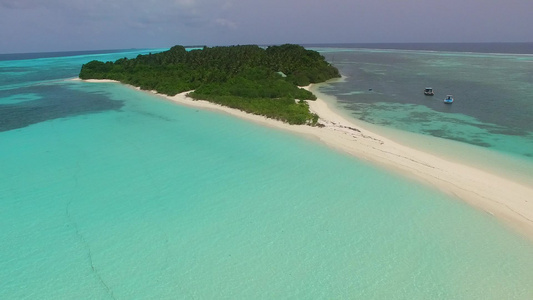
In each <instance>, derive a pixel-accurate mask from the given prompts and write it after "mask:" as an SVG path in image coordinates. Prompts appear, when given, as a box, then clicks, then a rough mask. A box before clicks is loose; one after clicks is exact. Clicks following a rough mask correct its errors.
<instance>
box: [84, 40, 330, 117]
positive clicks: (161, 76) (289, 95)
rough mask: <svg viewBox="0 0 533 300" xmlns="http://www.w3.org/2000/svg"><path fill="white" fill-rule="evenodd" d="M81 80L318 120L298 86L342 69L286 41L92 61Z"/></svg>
mask: <svg viewBox="0 0 533 300" xmlns="http://www.w3.org/2000/svg"><path fill="white" fill-rule="evenodd" d="M79 76H80V78H81V79H113V80H118V81H120V82H123V83H127V84H131V85H134V86H138V87H140V88H141V89H144V90H156V91H157V92H159V93H162V94H166V95H171V96H172V95H175V94H177V93H180V92H184V91H191V90H194V91H193V92H191V93H189V96H190V97H192V98H194V99H202V100H207V101H211V102H215V103H219V104H222V105H225V106H229V107H233V108H237V109H241V110H244V111H246V112H249V113H254V114H260V115H264V116H267V117H269V118H274V119H278V120H281V121H284V122H288V123H290V124H316V121H317V120H318V116H316V115H314V114H312V113H310V112H309V108H308V105H307V103H306V102H305V101H296V99H299V100H314V99H316V97H315V96H314V95H313V94H312V93H311V92H309V91H307V90H304V89H301V88H299V86H305V85H308V84H310V83H317V82H323V81H326V80H328V79H331V78H334V77H340V75H339V71H338V70H337V69H336V68H335V67H333V66H332V65H331V64H329V63H328V62H327V61H326V60H325V59H324V57H323V56H321V55H320V54H319V53H318V52H316V51H311V50H307V49H305V48H303V47H301V46H299V45H292V44H286V45H281V46H270V47H268V48H266V49H264V48H261V47H259V46H256V45H244V46H230V47H211V48H210V47H204V48H203V49H195V50H191V51H187V50H186V49H185V47H183V46H174V47H172V48H170V50H168V51H165V52H161V53H156V54H151V53H150V54H148V55H139V56H137V57H136V58H135V59H127V58H122V59H119V60H117V61H115V62H110V61H108V62H101V61H91V62H89V63H87V64H84V65H83V66H82V68H81V71H80V75H79Z"/></svg>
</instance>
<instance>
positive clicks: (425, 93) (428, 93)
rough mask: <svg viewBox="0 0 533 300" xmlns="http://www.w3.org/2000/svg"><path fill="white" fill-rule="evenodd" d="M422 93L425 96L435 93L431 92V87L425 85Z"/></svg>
mask: <svg viewBox="0 0 533 300" xmlns="http://www.w3.org/2000/svg"><path fill="white" fill-rule="evenodd" d="M424 95H426V96H433V95H435V93H434V92H433V89H432V88H430V87H427V88H425V89H424Z"/></svg>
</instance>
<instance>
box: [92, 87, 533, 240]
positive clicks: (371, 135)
mask: <svg viewBox="0 0 533 300" xmlns="http://www.w3.org/2000/svg"><path fill="white" fill-rule="evenodd" d="M87 81H88V82H116V81H112V80H87ZM305 88H306V89H311V88H312V86H307V87H305ZM136 89H138V90H139V88H136ZM151 93H154V94H156V95H159V96H161V97H164V98H166V99H168V100H170V101H173V102H175V103H178V104H181V105H186V106H190V107H195V108H200V109H206V110H212V111H218V112H222V113H226V114H229V115H232V116H235V117H239V118H241V119H245V120H249V121H252V122H255V123H258V124H261V125H264V126H269V127H272V128H278V129H281V130H287V131H291V132H294V133H298V134H303V135H305V136H307V137H310V138H313V139H316V140H318V141H320V142H322V143H324V144H326V145H327V146H329V147H331V148H333V149H336V150H338V151H341V152H345V153H348V154H350V155H353V156H355V157H357V158H359V159H363V160H366V161H369V162H371V163H373V164H376V165H378V166H380V167H383V168H386V169H387V170H389V171H390V170H392V171H394V172H397V173H398V174H401V175H403V176H407V177H410V178H412V179H415V180H418V181H420V182H423V183H425V184H428V185H430V186H432V187H434V188H437V189H438V190H440V191H442V192H444V193H446V194H449V195H452V196H454V197H456V198H459V199H461V200H463V201H465V202H467V203H469V204H470V205H472V206H474V207H475V208H477V209H479V210H482V211H484V212H486V213H488V214H490V215H491V216H494V217H495V218H498V219H499V220H500V221H502V222H503V223H504V224H506V225H507V226H510V227H512V228H513V229H515V230H518V231H519V232H520V233H522V234H525V235H526V236H527V237H528V238H530V239H533V184H532V185H527V184H524V183H519V182H516V181H513V180H512V179H509V178H505V177H502V176H500V175H498V174H494V173H492V172H488V171H486V170H480V169H479V168H475V167H473V166H469V165H467V164H464V163H458V162H454V161H452V160H450V159H449V158H443V157H439V156H437V155H435V154H431V153H427V152H424V151H420V150H418V149H415V148H412V147H409V146H407V145H405V144H401V143H399V142H397V141H394V140H391V139H389V138H386V137H384V136H382V135H379V134H377V133H375V132H372V131H370V130H367V129H366V128H364V126H362V125H361V124H355V122H353V121H351V120H349V119H348V118H346V117H344V116H342V115H340V114H339V113H337V112H335V111H334V109H332V108H331V107H329V106H328V103H327V102H326V101H324V100H323V99H320V98H318V99H317V100H315V101H307V102H308V103H309V108H310V110H311V111H312V112H314V113H316V114H318V115H319V116H320V119H319V123H320V124H323V125H324V126H323V127H311V126H307V125H289V124H287V123H283V122H281V121H277V120H273V119H269V118H266V117H263V116H259V115H253V114H249V113H246V112H243V111H240V110H237V109H232V108H229V107H225V106H221V105H218V104H215V103H211V102H208V101H203V100H194V99H192V98H190V97H187V93H188V92H184V93H180V94H177V95H175V96H167V95H163V94H158V93H156V92H155V91H151Z"/></svg>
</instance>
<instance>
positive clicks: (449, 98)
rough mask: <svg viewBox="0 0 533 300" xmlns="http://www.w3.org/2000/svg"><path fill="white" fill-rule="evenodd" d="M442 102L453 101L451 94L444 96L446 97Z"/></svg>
mask: <svg viewBox="0 0 533 300" xmlns="http://www.w3.org/2000/svg"><path fill="white" fill-rule="evenodd" d="M444 103H453V96H452V95H448V96H446V98H445V99H444Z"/></svg>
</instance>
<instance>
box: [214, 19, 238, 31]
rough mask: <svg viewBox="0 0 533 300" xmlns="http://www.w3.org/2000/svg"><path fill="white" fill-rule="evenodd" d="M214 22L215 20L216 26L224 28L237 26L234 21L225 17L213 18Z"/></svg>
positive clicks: (235, 27)
mask: <svg viewBox="0 0 533 300" xmlns="http://www.w3.org/2000/svg"><path fill="white" fill-rule="evenodd" d="M214 22H215V24H216V25H217V26H220V27H224V28H229V29H237V27H238V26H237V24H236V23H235V22H232V21H230V20H227V19H222V18H219V19H215V21H214Z"/></svg>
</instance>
